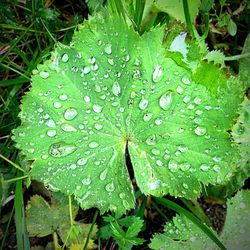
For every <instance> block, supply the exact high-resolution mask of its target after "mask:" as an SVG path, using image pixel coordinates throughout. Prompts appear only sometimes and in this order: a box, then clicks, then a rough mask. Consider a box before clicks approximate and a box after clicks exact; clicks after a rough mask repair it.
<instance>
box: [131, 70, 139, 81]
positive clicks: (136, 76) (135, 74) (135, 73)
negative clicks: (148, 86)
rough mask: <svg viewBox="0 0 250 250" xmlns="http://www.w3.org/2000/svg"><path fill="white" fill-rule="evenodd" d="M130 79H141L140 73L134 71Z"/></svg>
mask: <svg viewBox="0 0 250 250" xmlns="http://www.w3.org/2000/svg"><path fill="white" fill-rule="evenodd" d="M132 77H133V79H139V78H140V77H141V71H140V70H139V69H134V70H133V75H132Z"/></svg>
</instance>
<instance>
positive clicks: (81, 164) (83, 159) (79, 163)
mask: <svg viewBox="0 0 250 250" xmlns="http://www.w3.org/2000/svg"><path fill="white" fill-rule="evenodd" d="M87 161H88V159H86V158H80V159H79V160H78V161H77V162H76V163H77V164H78V165H80V166H84V165H86V163H87Z"/></svg>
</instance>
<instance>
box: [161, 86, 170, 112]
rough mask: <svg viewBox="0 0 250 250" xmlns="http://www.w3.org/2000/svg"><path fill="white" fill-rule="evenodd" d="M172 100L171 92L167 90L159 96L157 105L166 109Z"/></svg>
mask: <svg viewBox="0 0 250 250" xmlns="http://www.w3.org/2000/svg"><path fill="white" fill-rule="evenodd" d="M172 101H173V92H172V91H171V90H169V91H167V92H166V93H165V94H164V95H162V96H161V97H160V100H159V105H160V107H161V108H162V109H164V110H168V109H169V108H170V106H171V104H172Z"/></svg>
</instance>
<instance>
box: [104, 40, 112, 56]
mask: <svg viewBox="0 0 250 250" xmlns="http://www.w3.org/2000/svg"><path fill="white" fill-rule="evenodd" d="M104 52H105V53H106V54H108V55H110V54H112V44H110V43H108V44H106V45H105V47H104Z"/></svg>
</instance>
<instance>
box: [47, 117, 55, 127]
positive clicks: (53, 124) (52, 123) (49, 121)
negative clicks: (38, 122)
mask: <svg viewBox="0 0 250 250" xmlns="http://www.w3.org/2000/svg"><path fill="white" fill-rule="evenodd" d="M45 124H46V125H47V126H48V127H49V128H55V127H56V123H55V122H54V120H52V119H49V120H48V121H47V122H46V123H45Z"/></svg>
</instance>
